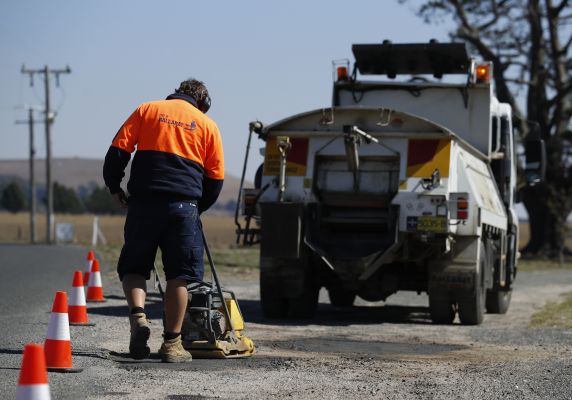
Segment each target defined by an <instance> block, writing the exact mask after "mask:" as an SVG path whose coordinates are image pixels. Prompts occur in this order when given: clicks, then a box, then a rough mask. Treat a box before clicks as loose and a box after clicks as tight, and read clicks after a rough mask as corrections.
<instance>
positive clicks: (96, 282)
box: [88, 271, 101, 287]
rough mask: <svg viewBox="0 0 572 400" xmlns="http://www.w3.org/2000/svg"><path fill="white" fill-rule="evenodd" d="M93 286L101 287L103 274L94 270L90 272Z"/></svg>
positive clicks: (90, 280)
mask: <svg viewBox="0 0 572 400" xmlns="http://www.w3.org/2000/svg"><path fill="white" fill-rule="evenodd" d="M88 286H91V287H101V274H100V273H99V271H98V272H92V273H90V274H89V285H88Z"/></svg>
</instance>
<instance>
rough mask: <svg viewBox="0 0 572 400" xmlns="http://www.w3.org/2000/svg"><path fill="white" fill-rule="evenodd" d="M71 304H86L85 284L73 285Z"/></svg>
mask: <svg viewBox="0 0 572 400" xmlns="http://www.w3.org/2000/svg"><path fill="white" fill-rule="evenodd" d="M69 305H70V306H85V305H86V303H85V292H84V290H83V286H81V287H72V291H71V296H70V304H69Z"/></svg>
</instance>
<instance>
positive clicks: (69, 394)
mask: <svg viewBox="0 0 572 400" xmlns="http://www.w3.org/2000/svg"><path fill="white" fill-rule="evenodd" d="M70 257H72V256H70ZM73 257H75V255H73ZM81 265H83V264H81ZM221 275H222V276H221V278H222V281H223V282H224V284H225V286H227V287H228V288H230V289H232V290H234V291H235V292H236V294H237V295H238V297H239V300H240V304H241V307H242V310H243V312H244V314H245V316H246V320H247V331H246V333H247V334H248V336H250V337H251V338H252V339H253V340H254V341H255V343H256V345H257V353H256V354H255V355H254V356H253V357H252V358H249V359H241V360H194V361H193V362H192V363H191V364H185V365H166V364H161V363H160V362H158V359H157V358H156V356H155V357H153V356H152V358H151V359H150V360H146V361H143V362H141V361H140V362H137V361H134V360H131V359H129V358H128V357H127V354H126V353H127V341H128V335H129V333H128V322H127V317H126V314H127V309H126V306H125V302H124V299H123V295H122V292H121V289H120V286H119V283H118V282H117V278H116V276H115V273H114V272H113V271H112V268H110V266H107V265H105V266H104V272H103V281H104V291H105V294H106V296H107V298H108V301H107V302H105V303H102V304H96V305H90V307H89V312H90V319H91V320H92V321H93V322H95V323H96V324H97V325H96V326H95V327H92V328H83V327H81V328H80V327H72V329H71V335H72V345H73V348H74V366H77V367H81V368H84V371H83V372H82V373H79V374H73V375H72V374H52V373H50V374H49V379H50V386H51V389H52V397H53V398H58V399H74V398H97V399H119V398H126V399H289V398H295V399H322V398H329V399H348V398H350V399H354V398H356V399H357V398H360V399H361V398H372V399H412V398H413V399H475V398H479V399H498V398H503V399H524V398H526V399H572V386H571V385H570V382H571V381H572V361H571V360H572V330H570V329H562V328H530V327H529V322H530V317H531V316H532V314H533V313H534V312H535V311H537V310H538V309H540V308H541V307H542V306H543V305H544V304H545V303H546V302H547V301H557V300H558V299H559V297H560V296H561V294H563V293H566V292H570V291H572V272H570V271H565V270H561V271H541V272H526V273H521V274H520V275H519V277H518V282H517V287H516V290H515V292H514V294H513V300H512V305H511V308H510V310H509V312H508V314H506V315H488V314H487V315H486V317H485V322H484V323H483V325H481V326H476V327H471V326H461V325H459V324H458V321H457V322H456V324H454V325H452V326H441V325H433V324H431V322H430V319H429V313H428V309H427V297H426V296H425V295H417V294H411V293H400V294H398V295H395V296H393V297H390V298H389V299H388V301H387V303H367V302H363V301H358V302H357V304H356V306H355V307H353V308H350V309H341V308H334V307H332V306H330V305H329V304H328V301H327V296H326V293H325V291H322V293H321V299H320V301H321V303H320V306H319V309H318V314H317V316H316V318H315V319H312V320H310V321H285V320H278V321H276V320H266V319H264V318H263V317H262V314H261V311H260V305H259V295H258V284H257V277H256V274H255V273H251V274H248V275H247V276H246V278H244V277H243V278H241V277H237V276H234V275H233V274H232V273H231V272H229V271H227V270H225V272H224V273H223V274H221ZM67 280H68V277H67V276H66V278H65V281H67ZM149 292H150V293H149V305H148V306H147V312H148V314H149V315H150V317H151V319H152V337H151V349H152V351H157V349H158V348H159V346H160V342H161V333H162V326H161V302H160V298H159V296H158V295H157V293H156V291H155V290H154V289H152V288H150V290H149ZM44 317H45V318H44ZM47 317H48V316H47V313H46V310H42V312H41V314H37V319H36V320H33V321H29V322H27V325H26V326H27V327H28V328H27V329H28V330H29V332H34V333H33V334H31V336H34V337H35V340H43V339H41V337H42V335H43V334H45V328H46V323H47ZM2 318H3V319H5V318H8V319H9V320H10V321H15V320H16V319H18V318H19V317H18V316H17V315H10V316H6V315H5V316H3V317H2ZM42 318H43V320H42ZM6 320H7V319H5V321H6ZM20 328H21V326H20ZM29 332H28V333H29ZM5 333H7V332H5ZM25 336H26V335H24V334H20V336H19V337H18V338H16V339H15V338H12V339H7V338H4V344H3V346H2V348H3V350H4V351H3V352H0V361H1V364H2V365H3V367H2V368H0V375H1V376H2V380H1V381H2V382H4V383H3V384H2V385H1V386H0V389H1V393H3V395H2V397H6V398H13V397H14V393H15V385H14V383H15V382H16V381H17V373H18V371H17V369H18V367H19V362H20V357H21V355H20V354H19V353H18V349H21V347H20V346H21V345H22V344H23V343H24V342H25V341H26V340H25ZM28 336H30V334H28Z"/></svg>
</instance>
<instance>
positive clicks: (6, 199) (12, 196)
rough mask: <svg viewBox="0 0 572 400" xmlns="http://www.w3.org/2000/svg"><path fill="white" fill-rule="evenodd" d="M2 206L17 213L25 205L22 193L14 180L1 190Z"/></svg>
mask: <svg viewBox="0 0 572 400" xmlns="http://www.w3.org/2000/svg"><path fill="white" fill-rule="evenodd" d="M2 207H4V208H5V209H6V210H8V211H10V212H13V213H17V212H18V211H22V210H23V209H24V207H26V200H25V197H24V193H23V192H22V189H21V188H20V185H18V184H17V183H16V182H11V183H9V184H8V186H6V187H5V188H4V190H3V191H2Z"/></svg>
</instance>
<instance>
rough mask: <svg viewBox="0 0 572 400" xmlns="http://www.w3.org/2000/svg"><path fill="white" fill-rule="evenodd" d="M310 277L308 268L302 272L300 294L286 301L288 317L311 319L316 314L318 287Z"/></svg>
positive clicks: (310, 272) (310, 273)
mask: <svg viewBox="0 0 572 400" xmlns="http://www.w3.org/2000/svg"><path fill="white" fill-rule="evenodd" d="M312 275H313V274H312V271H311V270H310V268H307V269H306V270H305V271H304V286H303V289H302V293H301V294H300V295H299V296H297V297H291V298H289V299H288V317H290V318H303V319H305V318H312V317H313V316H314V314H315V313H316V308H317V306H318V295H319V293H320V287H319V286H317V285H316V284H315V282H314V279H313V278H312Z"/></svg>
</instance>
